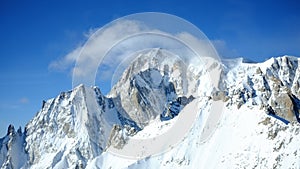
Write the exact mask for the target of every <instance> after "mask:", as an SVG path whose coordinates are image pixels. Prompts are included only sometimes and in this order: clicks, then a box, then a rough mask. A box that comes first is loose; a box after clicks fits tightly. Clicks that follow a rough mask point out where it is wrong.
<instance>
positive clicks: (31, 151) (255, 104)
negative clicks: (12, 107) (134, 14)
mask: <svg viewBox="0 0 300 169" xmlns="http://www.w3.org/2000/svg"><path fill="white" fill-rule="evenodd" d="M203 62H204V63H203V65H208V67H209V69H206V68H205V67H204V66H200V65H199V66H198V67H196V68H194V69H193V72H191V70H190V69H189V68H190V67H189V65H186V64H185V63H183V61H182V60H180V59H178V58H174V57H172V56H169V55H168V54H167V53H166V52H164V50H163V49H155V50H151V51H147V52H144V53H142V54H141V56H139V58H138V59H137V60H135V61H134V62H132V64H131V65H130V66H129V67H128V68H127V69H126V70H125V71H124V73H123V75H122V76H121V78H120V80H119V81H118V82H117V83H116V84H115V85H114V87H113V88H112V90H111V91H110V93H108V94H107V95H104V94H102V93H101V90H100V88H99V87H96V86H91V87H89V86H84V85H79V86H77V87H75V88H74V89H72V90H70V91H67V92H61V93H60V94H59V95H58V96H57V97H56V98H53V99H49V100H47V101H43V105H42V108H41V109H40V111H39V112H38V113H37V114H36V116H35V117H34V118H33V119H32V120H31V121H30V122H28V124H27V125H26V126H25V129H24V131H22V129H21V128H19V129H18V130H17V131H15V129H14V126H12V125H10V126H9V127H8V132H7V135H6V136H4V137H3V138H1V139H0V166H1V168H3V169H4V168H5V169H10V168H24V169H25V168H32V169H35V168H57V169H58V168H89V169H93V168H104V169H106V168H107V169H108V168H115V169H119V168H130V169H134V168H295V169H298V168H300V147H299V143H300V137H299V132H300V124H299V122H300V120H299V119H300V117H299V110H300V101H299V99H300V89H299V85H300V77H299V76H300V68H299V66H298V65H299V58H297V57H293V56H281V57H276V58H271V59H269V60H267V61H265V62H263V63H245V62H243V61H242V59H232V60H224V61H223V62H218V61H215V60H211V59H209V58H203ZM210 72H218V73H217V75H218V76H219V77H216V78H217V79H218V80H219V83H218V86H217V87H215V86H212V85H211V83H210V82H209V80H210V78H209V76H210V74H209V73H210ZM196 108H197V109H196ZM211 112H222V113H219V114H214V113H211ZM192 113H194V114H195V116H190V115H191V114H192ZM191 117H193V119H192V121H193V123H192V126H188V124H186V123H187V122H186V121H187V119H186V118H191ZM207 124H209V125H207ZM172 129H173V130H174V131H175V132H176V131H178V133H179V131H184V133H185V134H184V135H183V137H182V138H179V139H178V140H179V141H178V140H177V141H176V140H172V138H175V137H176V134H175V135H174V137H173V136H172V137H170V139H169V140H164V141H165V144H166V145H171V146H168V147H163V146H162V145H154V146H152V149H146V150H145V152H140V148H138V146H139V145H138V143H139V142H138V140H141V139H149V138H150V139H153V138H154V139H155V138H156V139H158V138H159V136H161V135H163V134H167V133H168V131H171V130H172ZM212 129H213V131H212ZM136 140H137V141H136ZM135 141H136V142H135ZM150 143H152V142H150ZM153 143H154V142H153ZM171 143H172V144H171ZM132 145H135V146H136V147H133V148H131V149H130V146H132ZM160 146H162V147H160ZM128 147H129V148H128ZM148 148H149V147H148ZM150 148H151V147H150ZM122 150H131V151H129V152H124V154H126V153H128V156H122V155H120V154H117V153H116V152H121V151H122ZM159 150H161V151H159ZM134 151H137V152H134ZM150 152H151V153H150ZM134 153H137V154H135V155H136V156H132V157H131V156H129V155H130V154H134ZM139 153H144V154H139ZM147 153H148V154H147Z"/></svg>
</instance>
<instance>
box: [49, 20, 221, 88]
mask: <svg viewBox="0 0 300 169" xmlns="http://www.w3.org/2000/svg"><path fill="white" fill-rule="evenodd" d="M145 32H152V33H157V34H159V36H160V37H159V36H158V37H155V35H153V36H150V37H149V38H148V39H147V38H146V35H143V36H141V37H139V34H142V33H145ZM133 35H136V37H135V38H132V37H133ZM164 35H167V36H166V37H165V41H164V40H159V39H156V38H164ZM168 35H170V34H169V33H165V32H162V31H159V30H156V29H150V28H147V27H146V26H145V25H143V24H141V23H139V22H135V21H130V20H119V21H115V22H113V24H110V25H106V26H105V27H103V28H101V29H92V30H90V31H89V32H88V33H87V34H86V36H87V37H88V38H89V40H88V41H87V42H86V43H85V44H84V45H82V46H79V47H77V48H76V49H74V50H73V51H71V52H70V53H69V54H67V55H66V56H64V57H63V58H62V59H60V60H56V61H53V62H52V63H50V65H49V68H50V69H51V70H60V71H66V70H67V71H71V72H72V73H73V86H74V85H78V84H79V83H83V82H86V83H85V84H86V85H94V84H95V83H94V82H95V78H96V74H97V70H98V67H99V64H100V63H101V64H102V65H101V66H102V67H101V73H102V74H101V75H99V76H101V77H100V78H101V79H110V78H111V77H112V75H113V73H114V71H115V69H116V68H117V66H118V65H119V64H120V63H121V62H124V60H126V58H127V59H129V58H128V55H130V54H132V53H134V52H136V51H138V50H141V49H144V48H145V47H161V48H164V47H166V48H168V47H170V46H172V45H173V46H175V47H174V48H176V43H175V42H172V40H170V39H169V40H168V38H170V37H168ZM172 36H173V37H174V38H175V39H178V40H179V41H181V42H184V43H185V44H186V45H187V46H189V47H191V48H193V49H194V50H196V52H197V53H198V54H200V55H204V56H207V55H208V56H211V57H213V58H216V59H217V53H216V52H215V50H214V48H213V47H212V46H211V44H210V42H209V41H208V40H207V39H206V37H205V36H203V37H200V38H199V37H194V36H193V35H191V34H189V33H187V32H181V33H178V34H176V35H172ZM128 37H130V38H129V39H127V38H128ZM201 38H202V39H201ZM166 41H168V42H166ZM125 42H126V43H125ZM213 43H214V45H217V46H221V47H224V48H225V47H226V45H223V44H225V42H224V41H221V40H215V41H213ZM115 44H118V46H117V48H116V49H115V50H113V52H112V53H107V52H108V51H110V52H111V51H112V50H111V47H113V46H114V45H115ZM174 50H175V49H174ZM178 50H179V49H178ZM105 55H109V56H110V57H106V58H103V57H104V56H105ZM79 56H80V57H79ZM111 56H113V57H111ZM130 59H131V58H130ZM74 65H75V66H74ZM103 65H104V66H103Z"/></svg>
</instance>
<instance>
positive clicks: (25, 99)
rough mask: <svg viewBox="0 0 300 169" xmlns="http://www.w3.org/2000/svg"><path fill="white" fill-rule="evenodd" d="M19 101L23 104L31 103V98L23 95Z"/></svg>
mask: <svg viewBox="0 0 300 169" xmlns="http://www.w3.org/2000/svg"><path fill="white" fill-rule="evenodd" d="M19 102H20V103H21V104H27V103H29V99H28V98H27V97H22V98H21V99H20V100H19Z"/></svg>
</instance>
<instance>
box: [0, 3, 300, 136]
mask: <svg viewBox="0 0 300 169" xmlns="http://www.w3.org/2000/svg"><path fill="white" fill-rule="evenodd" d="M137 12H164V13H170V14H173V15H177V16H179V17H182V18H184V19H186V20H188V21H190V22H192V23H193V24H195V25H196V26H198V27H199V28H200V29H201V30H202V31H203V32H204V33H205V34H206V35H207V37H208V38H209V39H211V40H214V41H215V42H216V45H217V49H218V51H219V53H220V54H221V55H223V56H226V57H239V56H243V57H246V58H248V59H251V60H254V61H264V60H266V59H267V58H270V57H272V56H280V55H284V54H288V55H295V56H300V3H299V2H297V1H296V0H281V1H280V0H273V1H265V0H261V1H256V0H254V1H244V0H239V1H236V0H224V1H213V0H205V1H174V0H164V1H161V0H153V1H133V0H132V1H126V2H125V1H121V0H120V1H116V0H115V1H76V2H74V1H68V0H65V1H46V0H45V1H26V2H25V1H14V0H12V1H9V0H2V1H1V2H0V37H1V40H0V93H1V97H0V137H1V136H4V135H5V133H6V129H7V126H8V125H9V124H10V123H12V124H14V125H15V127H18V126H22V128H24V126H25V124H26V123H27V122H28V121H29V120H30V119H31V118H32V117H33V116H34V115H35V114H36V112H37V111H38V110H39V109H40V108H41V105H42V100H47V99H49V98H52V97H55V96H56V95H58V94H59V93H60V92H61V91H66V90H70V89H71V88H72V82H71V75H70V72H67V71H60V70H53V69H49V65H50V64H51V63H52V62H53V61H55V60H58V59H60V58H62V57H64V56H65V55H67V54H68V53H69V52H71V51H72V50H73V49H75V48H76V47H78V46H79V45H82V44H83V43H84V42H85V41H86V40H87V37H86V36H85V35H86V34H88V32H89V31H90V30H92V29H95V28H99V27H101V26H103V25H104V24H106V23H108V22H110V21H112V20H114V19H116V18H118V17H121V16H125V15H128V14H132V13H137ZM100 87H101V86H100Z"/></svg>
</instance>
